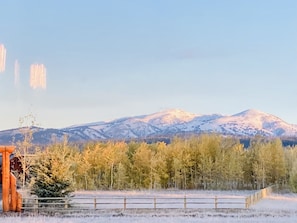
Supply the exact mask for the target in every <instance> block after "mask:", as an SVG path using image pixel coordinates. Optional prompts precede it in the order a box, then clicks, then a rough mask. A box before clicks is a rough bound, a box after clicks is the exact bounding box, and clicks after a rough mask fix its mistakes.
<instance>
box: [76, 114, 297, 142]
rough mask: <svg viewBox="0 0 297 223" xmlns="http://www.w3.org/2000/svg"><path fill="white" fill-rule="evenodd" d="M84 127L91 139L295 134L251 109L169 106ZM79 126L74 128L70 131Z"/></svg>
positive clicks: (294, 130)
mask: <svg viewBox="0 0 297 223" xmlns="http://www.w3.org/2000/svg"><path fill="white" fill-rule="evenodd" d="M84 127H87V128H84V129H83V134H86V135H91V136H90V137H91V138H92V139H96V138H101V139H108V138H115V139H131V138H145V137H150V136H156V135H166V134H167V135H168V134H175V133H185V132H192V133H201V132H207V133H208V132H213V133H221V134H226V135H239V136H254V135H258V134H259V135H264V136H297V126H296V125H290V124H288V123H286V122H284V121H283V120H281V119H280V118H278V117H276V116H273V115H270V114H267V113H264V112H261V111H257V110H253V109H250V110H246V111H243V112H241V113H238V114H235V115H231V116H223V115H219V114H213V115H196V114H193V113H189V112H185V111H182V110H179V109H172V110H167V111H162V112H157V113H154V114H149V115H141V116H134V117H126V118H120V119H116V120H114V121H111V122H98V123H91V124H88V125H86V126H84ZM80 128H81V127H79V126H77V127H74V128H72V131H73V130H78V129H80ZM81 130H82V129H81ZM81 130H78V131H81Z"/></svg>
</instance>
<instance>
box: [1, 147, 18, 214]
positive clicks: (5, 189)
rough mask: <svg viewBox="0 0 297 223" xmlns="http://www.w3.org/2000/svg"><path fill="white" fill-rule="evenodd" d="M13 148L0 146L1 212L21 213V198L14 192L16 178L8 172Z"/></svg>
mask: <svg viewBox="0 0 297 223" xmlns="http://www.w3.org/2000/svg"><path fill="white" fill-rule="evenodd" d="M14 149H15V147H14V146H0V153H2V201H3V212H8V211H18V212H20V211H21V208H22V196H21V194H20V193H18V192H17V190H16V178H15V176H14V175H13V174H12V173H11V172H10V154H11V153H12V152H13V151H14Z"/></svg>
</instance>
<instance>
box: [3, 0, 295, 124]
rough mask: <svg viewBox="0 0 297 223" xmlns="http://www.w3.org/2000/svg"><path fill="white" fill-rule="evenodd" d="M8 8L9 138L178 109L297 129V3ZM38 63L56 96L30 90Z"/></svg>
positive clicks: (141, 2)
mask: <svg viewBox="0 0 297 223" xmlns="http://www.w3.org/2000/svg"><path fill="white" fill-rule="evenodd" d="M0 10H1V13H0V44H3V45H4V46H5V48H6V70H5V72H2V73H0V102H1V109H0V130H4V129H10V128H17V127H20V125H22V124H21V123H20V121H19V120H20V118H23V117H27V116H28V115H29V114H32V115H33V116H34V118H35V121H34V122H35V123H34V124H36V125H38V126H40V127H44V128H63V127H68V126H71V125H75V124H83V123H90V122H98V121H111V120H113V119H117V118H121V117H127V116H135V115H144V114H151V113H155V112H159V111H164V110H167V109H182V110H185V111H188V112H191V113H195V114H213V113H219V114H223V115H233V114H236V113H239V112H241V111H243V110H246V109H257V110H260V111H263V112H267V113H269V114H273V115H276V116H278V117H280V118H281V119H283V120H285V121H286V122H288V123H291V124H297V97H296V96H297V86H296V83H297V1H296V0H249V1H246V0H207V1H206V0H183V1H181V0H125V1H122V0H108V1H101V0H84V1H78V0H77V1H73V0H71V1H70V0H64V1H58V0H51V1H40V0H27V1H22V0H9V1H6V0H0ZM16 61H17V62H16ZM15 64H17V69H18V75H19V77H18V79H17V80H15V77H14V72H15V71H14V69H15V66H16V65H15ZM31 64H44V66H45V67H46V89H39V88H37V89H36V88H35V89H33V88H30V82H29V78H30V66H31Z"/></svg>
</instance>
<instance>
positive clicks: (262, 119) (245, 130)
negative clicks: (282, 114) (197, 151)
mask: <svg viewBox="0 0 297 223" xmlns="http://www.w3.org/2000/svg"><path fill="white" fill-rule="evenodd" d="M210 124H211V127H212V128H213V129H215V130H216V131H218V132H223V133H225V134H226V133H227V134H237V135H251V136H252V135H257V134H260V135H266V136H294V135H296V133H297V128H296V127H295V126H294V125H290V124H288V123H286V122H284V121H283V120H281V119H280V118H278V117H276V116H274V115H270V114H267V113H264V112H261V111H257V110H254V109H250V110H246V111H243V112H241V113H238V114H235V115H232V116H224V117H221V118H219V119H216V120H213V121H212V122H211V123H210Z"/></svg>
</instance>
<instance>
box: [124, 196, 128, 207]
mask: <svg viewBox="0 0 297 223" xmlns="http://www.w3.org/2000/svg"><path fill="white" fill-rule="evenodd" d="M126 208H127V199H126V197H125V198H124V210H126Z"/></svg>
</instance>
